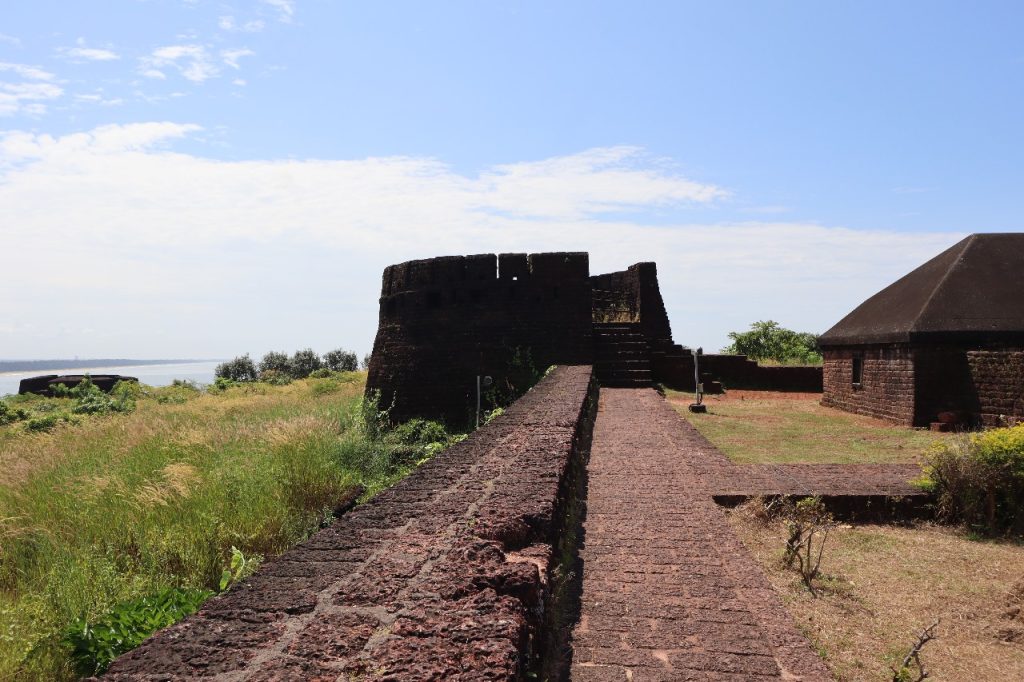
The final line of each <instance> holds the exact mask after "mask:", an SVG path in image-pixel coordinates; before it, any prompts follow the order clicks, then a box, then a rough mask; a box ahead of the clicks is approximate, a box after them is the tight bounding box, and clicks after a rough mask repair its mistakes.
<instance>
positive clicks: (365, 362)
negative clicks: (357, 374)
mask: <svg viewBox="0 0 1024 682" xmlns="http://www.w3.org/2000/svg"><path fill="white" fill-rule="evenodd" d="M371 357H372V356H371V355H370V354H369V353H367V354H366V355H364V356H363V359H362V361H361V362H360V363H359V369H361V370H363V371H366V370H368V369H370V358H371Z"/></svg>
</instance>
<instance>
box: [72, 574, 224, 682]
mask: <svg viewBox="0 0 1024 682" xmlns="http://www.w3.org/2000/svg"><path fill="white" fill-rule="evenodd" d="M212 594H213V592H210V591H209V590H184V589H180V588H170V589H165V590H162V591H160V592H158V593H156V594H154V595H150V596H147V597H142V598H140V599H133V600H131V601H126V602H122V603H120V604H118V605H117V606H115V607H114V609H113V610H112V611H111V612H110V613H108V614H106V615H105V616H104V617H103V618H101V619H99V620H98V621H96V622H94V623H89V622H87V621H85V620H84V619H82V618H79V619H77V620H75V621H74V622H73V623H72V624H71V625H70V626H69V627H68V628H67V630H66V631H65V633H64V641H65V642H66V643H67V644H68V645H69V646H70V647H71V659H72V661H73V662H74V664H75V667H76V668H77V671H78V673H79V674H80V675H83V676H89V675H98V674H101V673H102V672H103V671H105V670H106V669H107V668H108V667H109V666H110V664H111V663H112V662H113V661H114V659H115V658H117V657H118V656H120V655H121V654H123V653H124V652H126V651H130V650H132V649H134V648H135V647H137V646H138V645H139V644H141V643H142V640H144V639H146V637H149V636H150V635H151V634H153V633H154V632H156V631H157V630H159V629H160V628H165V627H167V626H168V625H173V624H174V623H176V622H178V621H179V620H181V619H182V618H184V617H185V616H187V615H189V614H191V613H194V612H195V611H196V610H197V609H198V608H199V607H200V605H202V603H203V602H204V601H206V600H207V599H208V598H209V597H210V596H211V595H212Z"/></svg>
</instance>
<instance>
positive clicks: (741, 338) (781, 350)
mask: <svg viewBox="0 0 1024 682" xmlns="http://www.w3.org/2000/svg"><path fill="white" fill-rule="evenodd" d="M729 338H730V339H732V343H731V344H729V345H728V346H726V347H725V348H723V349H722V352H723V353H732V354H739V355H746V356H747V357H749V358H751V359H752V360H772V361H774V362H780V363H786V362H798V363H801V364H806V365H820V364H821V361H822V360H821V352H820V351H819V350H818V337H817V336H816V335H815V334H810V333H807V332H795V331H793V330H791V329H786V328H785V327H780V326H779V323H778V322H775V321H773V320H767V321H759V322H754V323H753V324H751V325H750V331H746V332H729Z"/></svg>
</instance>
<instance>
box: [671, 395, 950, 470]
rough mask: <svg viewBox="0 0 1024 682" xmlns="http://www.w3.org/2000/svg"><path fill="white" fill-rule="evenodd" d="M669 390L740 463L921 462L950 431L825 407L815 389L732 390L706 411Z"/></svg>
mask: <svg viewBox="0 0 1024 682" xmlns="http://www.w3.org/2000/svg"><path fill="white" fill-rule="evenodd" d="M667 395H668V399H669V401H670V402H671V403H672V405H673V406H674V407H675V408H676V409H677V410H678V411H679V413H680V414H682V415H683V416H684V417H685V418H686V419H687V420H688V421H689V422H690V423H691V424H693V426H694V427H695V428H696V429H697V430H698V431H700V432H701V434H702V435H703V436H704V437H705V438H707V439H708V440H709V441H711V442H712V443H713V444H714V445H715V446H716V447H718V449H719V450H721V451H722V452H724V453H725V454H726V455H727V456H728V457H729V458H730V459H732V460H733V461H734V462H737V463H741V464H790V463H819V464H848V463H863V464H867V463H879V464H884V463H906V462H920V461H921V460H922V458H923V456H924V455H925V453H926V452H927V451H928V449H929V448H930V447H931V446H932V444H933V443H934V442H936V441H937V440H940V439H948V438H950V437H951V436H952V434H940V433H933V432H931V431H922V430H916V429H911V428H907V427H904V426H895V425H893V424H890V423H888V422H884V421H882V420H879V419H874V418H872V417H865V416H861V415H855V414H850V413H848V412H843V411H841V410H837V409H834V408H829V407H822V406H821V405H819V404H818V401H819V400H820V398H821V396H820V395H817V394H810V393H797V394H786V393H774V392H767V391H730V392H728V393H726V394H725V395H724V396H707V397H706V399H705V402H706V403H707V406H708V411H707V413H706V414H692V413H690V412H688V411H687V409H686V406H687V405H688V404H689V403H691V402H693V400H692V398H693V396H692V395H691V394H688V393H679V392H676V391H668V392H667Z"/></svg>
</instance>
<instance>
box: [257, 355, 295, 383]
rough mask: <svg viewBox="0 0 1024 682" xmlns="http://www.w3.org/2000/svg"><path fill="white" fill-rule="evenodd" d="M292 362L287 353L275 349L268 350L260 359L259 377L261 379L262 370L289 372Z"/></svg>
mask: <svg viewBox="0 0 1024 682" xmlns="http://www.w3.org/2000/svg"><path fill="white" fill-rule="evenodd" d="M291 371H292V363H291V360H289V359H288V354H287V353H279V352H277V351H274V350H272V351H270V352H269V353H267V354H266V355H264V356H263V359H262V360H260V377H261V379H262V377H263V373H264V372H280V373H281V374H291Z"/></svg>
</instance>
